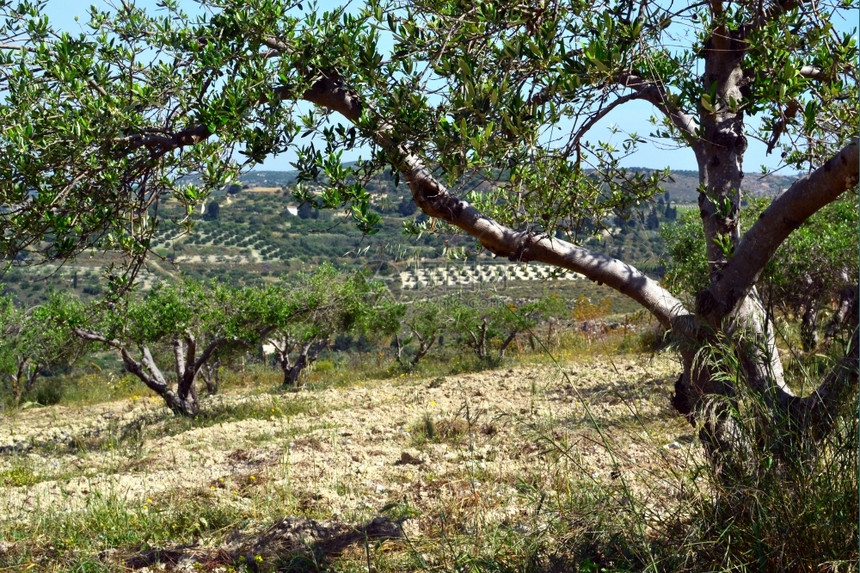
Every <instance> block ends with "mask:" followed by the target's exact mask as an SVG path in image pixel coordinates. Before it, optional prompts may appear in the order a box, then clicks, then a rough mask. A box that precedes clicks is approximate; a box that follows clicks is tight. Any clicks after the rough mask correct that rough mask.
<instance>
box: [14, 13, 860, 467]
mask: <svg viewBox="0 0 860 573" xmlns="http://www.w3.org/2000/svg"><path fill="white" fill-rule="evenodd" d="M42 4H43V2H40V1H35V2H23V1H22V2H10V1H7V2H3V3H2V6H0V13H2V16H3V22H4V24H3V29H2V35H3V36H4V37H5V41H4V43H3V50H2V61H0V66H2V68H3V70H4V73H3V76H2V82H3V88H4V93H5V94H6V99H5V102H4V104H3V105H2V108H0V123H2V125H3V126H4V131H3V135H2V136H0V159H2V161H0V181H2V183H0V197H2V203H3V205H4V209H3V212H2V216H0V228H2V243H0V249H2V251H3V252H4V253H5V254H6V255H7V256H9V257H17V258H19V259H20V258H22V257H25V256H27V257H30V256H35V254H38V255H41V256H44V257H48V258H66V257H70V256H73V255H74V254H76V253H78V252H81V251H82V250H85V249H89V248H92V247H98V248H119V249H122V250H123V251H124V252H126V253H127V254H128V255H129V256H130V257H132V259H139V258H140V257H141V256H143V254H144V253H145V252H146V250H147V249H148V246H149V238H150V237H151V234H152V232H153V231H154V229H156V227H157V225H159V224H164V223H165V222H163V221H162V222H159V220H158V218H157V213H158V205H159V202H160V201H162V200H164V199H165V198H167V197H174V198H176V199H177V200H179V201H180V202H182V203H183V204H185V205H186V206H187V208H188V209H191V208H193V206H194V205H195V204H196V203H197V202H198V201H200V200H202V199H203V198H204V197H205V196H206V194H207V192H208V191H209V190H211V189H212V188H214V187H217V186H222V185H223V184H225V183H226V182H228V181H232V180H233V179H234V177H235V174H236V173H237V171H239V170H241V169H242V168H244V167H247V166H249V165H253V164H254V162H258V161H261V160H263V159H264V158H265V157H267V156H270V155H272V154H276V153H280V152H283V151H286V150H288V149H291V150H293V151H295V152H296V153H297V160H296V166H297V167H298V168H299V169H300V180H305V181H307V180H314V179H319V180H323V181H325V182H326V186H325V188H324V190H322V191H319V192H318V193H316V194H315V193H314V192H312V191H311V190H308V189H303V188H300V189H298V191H297V195H298V197H299V198H300V199H302V200H308V201H309V200H313V201H314V202H315V204H317V205H320V206H324V207H332V208H343V209H346V211H347V212H348V213H349V214H350V215H351V216H352V218H353V219H354V220H355V222H356V223H357V224H358V226H359V227H360V228H361V229H363V230H364V231H366V232H373V230H374V228H375V226H376V225H377V224H378V222H379V221H378V216H377V215H375V214H374V213H373V212H372V211H371V210H370V208H369V205H370V196H369V194H368V193H367V191H366V189H365V188H364V183H365V182H366V181H367V179H368V177H370V176H371V175H372V174H373V173H374V172H376V171H378V170H379V169H382V168H390V169H392V170H393V171H394V172H395V173H396V174H398V176H399V178H401V179H402V180H403V181H404V182H406V183H407V184H408V186H409V188H410V191H411V193H412V197H413V199H414V201H415V203H416V204H417V205H418V207H419V208H420V209H421V210H422V211H423V212H424V213H425V214H427V215H429V216H431V217H435V218H437V219H441V220H443V221H444V222H446V223H448V224H450V225H451V226H453V227H456V228H459V229H460V230H462V231H465V232H466V233H469V234H471V235H473V236H474V237H475V238H476V239H477V240H478V242H479V243H480V244H481V245H482V246H483V247H484V248H485V249H487V250H488V251H490V252H492V253H494V254H496V255H499V256H505V257H509V258H510V259H512V260H515V261H523V262H525V261H539V262H543V263H546V264H550V265H555V266H558V267H562V268H566V269H570V270H573V271H576V272H579V273H582V274H584V275H585V276H587V277H588V278H590V279H591V280H593V281H596V282H599V283H603V284H605V285H607V286H608V287H610V288H614V289H616V290H618V291H619V292H621V293H623V294H625V295H627V296H629V297H631V298H632V299H634V300H635V301H637V302H638V303H640V304H641V305H642V306H643V307H645V308H646V309H647V310H648V311H650V312H651V313H652V314H653V315H654V316H655V317H656V318H657V319H658V320H659V321H660V323H661V324H662V325H663V326H664V327H665V328H667V329H669V330H671V336H672V337H673V339H674V340H676V341H677V343H678V345H679V346H678V348H679V350H680V354H681V358H682V362H683V366H684V375H683V376H682V377H681V378H680V379H679V381H678V384H677V396H676V399H675V402H674V403H675V405H676V407H677V408H678V409H679V410H680V411H681V412H682V413H684V414H685V415H687V416H688V417H689V418H690V419H691V421H693V422H696V420H698V421H701V420H702V418H698V417H697V411H699V410H700V409H701V407H702V405H703V404H705V403H707V402H708V401H709V400H711V398H713V397H714V396H718V397H723V398H729V400H730V401H731V397H732V396H734V395H735V394H736V386H735V382H733V381H727V380H728V379H727V377H726V376H723V375H721V374H720V372H721V371H722V367H721V366H720V365H719V364H714V363H711V364H703V363H702V362H701V361H700V360H698V358H697V356H699V355H698V354H697V350H698V349H700V348H701V347H702V346H703V345H709V344H713V343H716V342H717V341H719V340H724V339H727V340H728V344H729V346H730V347H731V348H732V352H734V353H735V355H736V358H737V360H738V363H739V364H740V369H741V371H742V375H741V380H738V382H739V383H742V384H744V385H746V386H748V387H750V388H752V389H753V391H754V392H756V393H757V394H758V395H759V396H761V397H762V398H763V399H764V400H765V401H766V402H767V404H768V407H769V408H771V409H772V411H773V413H774V415H777V414H778V415H780V416H783V415H788V416H790V417H793V418H795V419H796V420H797V421H798V427H801V428H807V427H813V426H814V427H816V428H818V429H821V428H822V427H825V426H827V423H828V422H827V421H828V420H832V417H833V414H834V411H835V410H834V408H837V407H838V404H839V403H840V397H841V396H843V395H844V391H845V389H846V388H848V387H850V385H851V384H853V383H854V382H856V360H855V359H854V358H846V360H847V362H846V361H842V362H839V363H838V364H837V366H836V368H835V370H834V371H833V372H832V373H831V374H832V375H828V376H827V377H825V379H824V380H823V381H822V385H821V386H820V387H819V388H818V389H817V390H816V391H815V392H813V393H812V394H810V395H807V396H796V395H794V393H793V392H792V391H791V390H790V388H789V386H788V385H787V384H786V383H785V379H784V375H783V369H782V365H781V363H780V358H779V355H778V352H777V351H776V347H775V340H774V335H773V328H772V326H773V324H772V321H771V320H770V318H771V317H770V316H769V315H768V313H767V309H766V308H764V307H763V306H762V305H761V302H760V299H759V297H758V295H757V293H756V290H755V285H756V282H757V280H758V278H759V276H760V275H761V273H762V271H763V269H764V268H765V266H766V265H767V263H768V262H769V261H770V260H771V259H772V257H773V256H774V253H775V252H776V251H777V249H778V248H779V246H780V245H781V244H783V243H784V242H785V240H786V239H787V237H789V236H790V235H791V234H792V233H793V232H795V230H796V229H797V228H798V226H799V225H801V224H802V223H803V222H804V221H806V220H807V219H809V218H810V217H811V216H812V215H813V214H814V213H816V212H817V211H819V210H821V209H822V208H823V207H825V206H826V205H828V204H830V203H832V202H834V201H836V200H837V199H839V198H840V197H841V196H843V195H844V194H846V193H848V192H852V191H853V190H854V189H855V187H856V184H857V181H858V146H857V132H856V118H857V95H856V94H857V70H856V61H857V42H856V38H855V37H854V34H853V33H851V32H840V31H838V30H837V28H836V27H834V24H833V22H834V21H835V20H837V19H839V18H843V17H848V18H852V16H851V14H852V13H853V12H852V11H853V10H854V9H856V3H854V2H851V1H850V0H846V1H845V2H833V3H827V2H819V3H812V2H806V1H803V0H768V1H764V2H757V3H752V2H740V3H725V2H723V1H722V0H709V1H706V2H696V3H692V2H691V3H681V4H676V3H670V4H668V5H666V4H664V3H657V2H647V1H646V2H638V3H634V2H631V1H629V0H617V1H615V0H610V1H607V2H598V3H596V4H595V3H593V2H584V1H581V0H567V1H560V0H542V1H541V2H522V3H517V2H514V3H511V2H507V1H505V2H497V1H492V0H490V1H487V2H480V3H472V2H459V1H456V0H454V1H452V0H368V1H367V2H366V3H365V4H363V5H360V6H359V5H356V6H351V7H349V8H339V9H335V10H331V11H323V10H320V9H318V8H317V7H316V6H315V5H313V4H310V5H309V4H306V3H304V2H300V1H295V2H290V1H288V0H250V1H246V0H242V1H238V0H201V1H200V2H199V4H200V6H201V10H200V12H199V15H189V14H186V13H185V12H183V10H182V9H181V7H180V5H179V3H178V2H176V1H175V0H162V1H161V2H159V8H158V9H157V10H153V11H152V12H149V13H148V12H146V11H145V10H143V9H141V8H139V7H137V6H136V5H135V4H134V3H133V2H130V1H129V2H123V3H122V4H120V5H118V6H117V7H116V8H98V7H95V8H93V9H91V12H90V20H89V22H88V27H87V29H86V31H84V32H80V33H78V32H75V33H65V32H62V33H61V32H58V31H56V30H54V29H53V28H52V26H51V24H50V22H49V21H48V20H47V18H45V17H44V16H42V15H41V12H40V8H41V7H42ZM634 101H639V102H646V103H648V104H650V105H651V107H652V109H653V114H654V119H653V122H654V129H653V134H649V135H648V136H647V137H646V136H644V135H642V134H633V133H628V134H626V139H625V140H624V141H623V143H622V144H620V146H618V147H615V146H613V145H611V144H610V143H607V142H599V141H596V140H595V138H594V137H593V136H592V134H591V131H592V129H593V128H594V126H595V125H596V124H597V123H598V121H599V120H600V119H602V118H604V117H605V116H606V115H607V114H609V113H613V112H616V113H617V112H618V111H619V110H623V109H624V108H625V106H626V105H628V104H630V103H631V102H634ZM649 138H655V139H657V140H660V141H665V142H671V143H673V144H677V145H681V146H686V147H688V148H690V149H691V150H692V152H693V154H694V156H695V160H696V163H697V167H698V172H699V183H700V187H699V215H700V219H701V225H702V228H703V234H702V241H703V243H704V246H705V252H706V257H707V259H706V260H707V264H708V271H707V276H708V279H707V284H706V285H705V286H704V287H703V288H701V289H700V290H699V292H698V293H697V294H696V297H695V302H694V303H693V304H692V305H685V304H684V303H683V302H682V301H681V299H680V298H679V297H678V296H677V293H676V292H672V291H670V290H669V289H667V288H666V287H665V286H663V285H661V284H660V283H659V282H658V281H656V280H655V279H654V278H651V277H648V276H647V275H646V274H644V273H643V272H641V271H640V270H638V269H636V268H634V267H633V266H631V265H630V264H627V263H625V262H623V261H620V260H616V259H614V258H612V257H608V256H606V255H604V254H601V253H599V252H595V251H592V250H588V249H586V248H584V247H582V246H581V245H580V239H582V238H583V237H584V236H586V235H588V234H591V233H595V232H599V231H600V225H601V224H602V222H603V221H606V220H607V219H608V217H609V216H610V215H611V214H613V213H616V212H619V211H623V210H624V209H626V208H629V207H630V206H633V205H636V204H638V203H639V202H642V201H645V200H648V199H649V198H651V197H654V196H655V194H657V193H659V192H660V188H659V185H660V181H661V178H662V177H663V175H665V172H661V171H643V170H628V169H625V168H623V167H622V166H621V158H622V157H624V156H627V155H629V154H632V153H634V152H635V150H636V147H637V145H639V144H640V143H642V142H643V141H645V140H646V139H649ZM750 138H758V139H760V140H762V141H764V142H766V143H767V146H768V148H769V149H770V150H772V151H774V152H779V153H781V154H782V159H783V162H784V165H785V166H787V167H789V168H793V169H798V170H801V171H802V173H803V176H801V177H800V178H799V179H798V180H797V181H796V182H795V183H794V184H793V185H792V186H791V187H790V188H789V189H787V190H786V191H785V192H783V193H782V194H781V195H780V196H779V197H777V198H776V199H775V200H774V201H773V202H772V203H771V204H770V206H769V207H768V208H767V209H765V210H764V211H763V212H762V214H761V215H760V217H759V218H758V219H757V220H756V221H755V222H754V223H752V224H751V226H750V227H749V228H744V227H743V226H742V225H741V224H740V217H739V212H740V206H741V202H742V197H741V193H740V189H741V184H742V180H743V177H744V157H745V152H746V150H747V146H748V141H749V139H750ZM356 149H357V150H362V154H363V155H364V156H365V157H364V160H363V161H360V162H358V163H356V164H354V165H352V166H349V167H347V166H345V165H344V164H343V162H342V160H341V159H342V157H343V153H344V152H345V151H347V150H356ZM191 175H196V176H198V179H195V181H199V182H198V183H195V184H191V183H189V181H190V180H189V179H188V177H189V176H191ZM179 223H180V224H182V223H183V221H179ZM132 268H133V267H132ZM127 280H128V277H123V276H121V275H116V282H117V283H120V284H121V283H122V282H123V281H127ZM741 333H742V334H741ZM855 354H856V352H853V353H849V355H848V356H853V355H855ZM846 373H847V375H846ZM730 410H731V409H730V408H722V409H721V410H720V414H719V415H717V416H710V417H708V418H707V420H710V421H709V422H708V421H706V423H705V426H706V427H705V428H704V429H703V434H702V438H703V442H704V443H705V444H706V447H707V448H708V449H709V451H711V452H712V453H715V452H717V453H718V452H727V451H730V452H735V453H737V452H739V451H742V450H743V446H742V445H739V444H737V443H736V442H737V440H736V436H737V432H734V431H733V430H732V424H733V423H736V422H737V421H736V420H734V418H733V417H732V416H731V415H730ZM729 457H731V456H729ZM731 460H735V461H738V460H741V461H742V456H739V457H738V456H736V457H734V458H731ZM731 460H730V459H729V458H728V457H727V458H725V459H724V460H723V462H725V463H726V465H727V467H728V466H731V465H732V463H734V462H731ZM730 462H731V463H730ZM721 463H722V462H721Z"/></svg>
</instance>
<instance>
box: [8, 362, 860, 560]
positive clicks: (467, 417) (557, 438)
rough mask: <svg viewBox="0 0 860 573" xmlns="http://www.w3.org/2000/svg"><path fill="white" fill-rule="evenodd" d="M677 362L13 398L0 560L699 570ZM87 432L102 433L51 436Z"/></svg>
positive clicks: (699, 505)
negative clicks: (267, 389)
mask: <svg viewBox="0 0 860 573" xmlns="http://www.w3.org/2000/svg"><path fill="white" fill-rule="evenodd" d="M676 369H677V365H676V364H674V363H673V361H672V360H671V359H670V358H668V357H661V356H658V357H652V356H643V355H628V354H616V355H614V356H613V355H610V356H603V357H601V358H598V359H593V358H590V359H586V358H578V359H575V360H573V361H569V362H564V363H562V364H533V365H527V364H523V365H519V366H516V367H505V368H502V369H499V370H495V371H489V372H471V373H463V374H456V375H444V376H439V375H434V376H431V377H425V376H401V377H398V378H396V379H391V380H373V379H369V380H368V379H363V380H356V381H355V383H354V384H351V385H349V384H346V383H345V381H340V382H338V383H337V384H333V385H332V384H330V385H327V386H326V385H322V384H312V385H311V387H310V389H309V390H308V391H307V392H305V393H304V394H300V395H298V396H295V395H270V394H266V393H262V394H261V393H259V391H258V390H257V389H256V388H255V387H254V386H244V387H242V388H235V387H234V389H233V390H231V391H230V392H229V393H228V394H227V395H225V396H221V397H219V398H218V399H216V400H212V401H210V402H209V403H207V404H205V408H206V410H207V412H208V413H207V414H206V415H205V416H202V417H201V418H200V419H198V420H196V421H187V420H185V421H182V420H176V419H172V418H170V417H169V416H166V415H165V414H164V413H163V411H162V410H161V409H160V405H158V404H155V403H149V402H146V403H144V401H142V400H138V401H136V402H132V401H130V400H122V401H119V402H113V403H108V404H100V405H89V406H86V407H81V408H78V409H75V408H68V407H61V406H55V407H51V408H43V409H39V410H31V411H25V412H21V413H20V414H19V415H18V416H17V417H16V418H15V419H14V420H7V421H4V425H3V427H2V430H0V442H2V443H6V442H8V441H10V440H12V439H13V437H14V439H15V440H17V441H15V442H14V443H16V444H30V446H27V447H21V448H19V451H18V452H16V453H9V454H5V455H4V456H3V457H2V458H0V476H2V478H3V480H2V481H0V486H2V487H0V504H2V505H3V506H4V509H5V512H4V515H7V516H8V518H7V519H6V520H5V521H4V523H3V524H2V530H3V531H4V538H3V541H2V544H0V568H2V567H6V568H9V569H11V570H23V569H25V568H28V567H30V568H32V569H31V570H41V571H115V570H141V571H142V570H154V568H156V567H164V570H167V571H195V570H205V571H225V572H226V571H307V570H320V571H322V570H326V571H329V570H330V571H380V572H382V571H391V572H393V571H417V570H420V571H467V570H468V571H624V570H627V571H641V570H646V569H650V570H654V571H674V570H690V571H696V570H707V567H708V566H709V564H710V566H713V564H714V563H718V561H715V560H714V559H711V560H710V561H707V562H705V561H704V560H702V559H701V558H700V559H699V560H698V561H697V560H695V559H693V558H692V557H691V555H692V554H693V549H694V547H695V545H694V544H699V546H702V547H706V548H707V549H708V551H709V552H711V553H713V552H715V551H717V550H718V549H719V548H720V547H721V546H720V545H719V544H718V543H714V542H713V539H714V538H716V539H718V538H719V532H717V533H716V534H714V532H713V531H710V532H708V531H705V530H704V529H702V528H701V526H700V525H701V520H700V521H696V520H697V519H700V518H701V512H702V509H703V508H704V507H708V505H707V503H708V501H709V500H713V499H714V498H713V496H712V494H713V493H714V492H713V488H712V487H711V485H710V483H711V482H710V481H709V480H708V476H707V474H706V473H703V472H702V468H703V467H704V465H703V462H702V460H701V458H700V455H699V451H700V450H699V447H698V446H697V443H696V441H695V440H694V439H693V436H692V431H691V429H690V428H689V426H688V425H687V424H686V422H684V421H683V420H680V419H679V418H677V417H675V416H674V415H673V414H672V412H671V410H670V407H669V401H668V397H669V393H670V392H671V386H672V380H673V378H674V373H675V371H676ZM333 374H337V376H336V377H342V376H343V373H342V372H339V371H338V372H336V373H333ZM245 382H247V381H245ZM267 384H268V383H267ZM63 432H65V433H63ZM87 435H92V436H96V438H97V437H98V436H113V437H112V438H110V439H104V440H102V441H101V442H98V443H96V444H94V445H92V446H91V447H89V448H72V449H69V448H65V447H63V446H62V445H61V443H62V442H63V441H64V440H65V441H69V440H71V441H72V442H74V440H75V439H80V438H81V437H82V436H87ZM51 436H53V438H51V439H49V438H50V437H51ZM57 436H60V439H59V440H58V439H57ZM52 440H53V441H52ZM2 443H0V445H2ZM711 506H713V504H712V505H711ZM713 518H714V516H710V517H708V519H713ZM718 523H719V522H718V521H714V524H715V527H717V524H718ZM697 524H698V525H697ZM691 533H695V534H696V537H694V538H690V539H689V540H688V541H689V543H687V544H686V545H685V538H686V537H685V536H689V535H691ZM711 534H714V535H713V536H712V537H708V536H709V535H711ZM851 558H852V556H850V555H849V556H847V557H846V559H847V560H850V559H851ZM828 559H829V560H830V561H832V562H835V561H837V558H836V557H834V556H833V555H831V556H830V557H828ZM738 563H741V561H740V560H738V561H736V562H735V569H744V567H743V566H740V567H739V566H737V564H738ZM756 563H757V562H756V561H755V560H754V559H753V560H751V561H749V564H748V565H747V566H746V568H747V569H748V570H756V569H755V565H756ZM0 570H2V569H0ZM833 570H839V569H838V566H837V567H836V569H833Z"/></svg>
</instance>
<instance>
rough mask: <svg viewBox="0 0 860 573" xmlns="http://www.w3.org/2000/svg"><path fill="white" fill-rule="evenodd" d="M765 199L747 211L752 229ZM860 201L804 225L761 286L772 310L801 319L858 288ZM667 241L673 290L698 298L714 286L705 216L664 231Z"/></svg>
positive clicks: (691, 216)
mask: <svg viewBox="0 0 860 573" xmlns="http://www.w3.org/2000/svg"><path fill="white" fill-rule="evenodd" d="M768 205H769V201H768V200H765V199H760V200H757V201H754V202H752V203H751V204H750V205H748V206H747V207H746V208H745V209H743V210H742V211H741V225H742V226H744V227H748V226H749V225H751V224H752V223H753V222H754V221H756V220H757V219H758V218H759V216H760V215H761V213H762V212H763V211H764V210H765V209H766V208H767V206H768ZM857 225H858V214H857V208H856V196H854V195H849V196H848V197H845V198H844V199H842V200H840V201H837V202H835V203H833V204H831V205H828V206H827V207H825V208H824V209H822V210H821V211H820V212H818V213H816V214H815V215H814V216H812V217H811V218H810V219H809V220H808V221H806V222H805V223H803V224H802V225H801V226H800V227H799V228H798V229H797V231H795V232H794V233H792V235H790V236H789V237H788V239H787V240H786V242H785V243H784V244H783V245H782V246H781V247H780V248H779V249H778V250H777V252H776V253H775V254H774V257H773V258H772V259H771V261H770V262H769V263H768V265H767V266H766V267H765V270H764V273H763V276H762V278H761V279H760V281H759V284H760V294H762V295H764V296H765V297H766V298H767V300H768V302H769V304H770V305H772V306H773V307H776V308H779V309H782V310H783V311H784V312H786V313H789V314H792V315H800V314H801V313H802V312H803V310H804V308H806V307H807V306H809V305H811V304H813V303H814V304H816V305H819V306H821V307H826V306H828V305H829V304H830V303H831V301H833V300H838V299H839V296H840V290H841V289H842V288H843V287H845V286H846V285H850V284H852V283H854V284H856V277H857V275H858V272H860V271H858V266H857V256H856V252H855V251H856V237H855V235H856V229H857ZM661 234H662V235H663V238H664V239H665V240H666V245H667V255H668V256H667V260H666V261H665V264H666V268H667V270H666V276H665V278H664V280H665V281H666V283H667V284H668V285H669V286H670V287H671V288H673V289H676V290H678V291H682V292H685V293H687V294H688V296H692V295H694V294H695V293H698V292H701V291H702V290H703V289H704V288H705V287H706V286H707V284H708V281H709V278H708V265H707V261H706V256H705V247H704V242H703V235H702V230H701V224H700V221H699V216H698V214H697V213H695V212H693V211H688V212H686V213H684V214H683V215H682V216H681V218H680V219H679V220H678V222H677V223H675V224H673V225H664V226H663V227H661Z"/></svg>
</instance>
